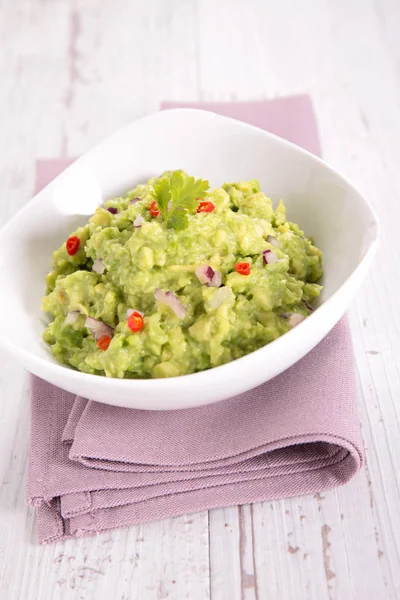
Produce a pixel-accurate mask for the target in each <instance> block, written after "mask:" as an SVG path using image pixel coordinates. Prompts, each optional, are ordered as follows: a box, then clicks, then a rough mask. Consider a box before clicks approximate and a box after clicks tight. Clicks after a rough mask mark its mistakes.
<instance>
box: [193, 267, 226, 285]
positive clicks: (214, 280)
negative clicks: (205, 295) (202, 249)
mask: <svg viewBox="0 0 400 600" xmlns="http://www.w3.org/2000/svg"><path fill="white" fill-rule="evenodd" d="M195 273H196V277H197V279H198V280H199V281H200V283H206V284H207V285H208V286H209V287H219V286H220V285H221V283H222V273H221V271H214V269H213V268H212V267H210V265H199V266H198V267H197V269H196V271H195Z"/></svg>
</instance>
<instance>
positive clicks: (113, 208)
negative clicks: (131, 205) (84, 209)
mask: <svg viewBox="0 0 400 600" xmlns="http://www.w3.org/2000/svg"><path fill="white" fill-rule="evenodd" d="M106 210H108V212H109V213H111V214H112V215H116V214H117V212H118V208H115V207H114V206H109V207H108V208H106Z"/></svg>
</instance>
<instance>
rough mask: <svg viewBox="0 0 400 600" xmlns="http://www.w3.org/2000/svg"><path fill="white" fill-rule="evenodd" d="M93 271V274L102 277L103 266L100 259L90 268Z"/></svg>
mask: <svg viewBox="0 0 400 600" xmlns="http://www.w3.org/2000/svg"><path fill="white" fill-rule="evenodd" d="M92 269H93V271H94V272H95V273H99V274H100V275H102V274H103V273H104V271H105V266H104V264H103V261H102V260H101V258H96V260H95V261H94V263H93V267H92Z"/></svg>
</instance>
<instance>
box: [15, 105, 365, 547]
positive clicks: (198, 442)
mask: <svg viewBox="0 0 400 600" xmlns="http://www.w3.org/2000/svg"><path fill="white" fill-rule="evenodd" d="M170 106H172V105H164V107H170ZM180 106H182V105H180ZM193 106H194V105H193ZM196 106H198V105H196ZM200 107H202V108H204V107H205V108H207V109H211V110H214V111H215V112H220V113H223V114H228V115H230V116H235V117H240V118H241V119H242V120H246V121H249V122H252V123H253V124H259V125H261V126H264V127H268V129H270V130H273V131H274V133H277V134H279V133H281V134H284V135H285V136H286V137H288V138H290V139H291V141H293V142H296V143H298V144H301V145H303V146H305V147H307V149H309V150H311V151H314V152H315V153H318V152H319V143H318V136H317V129H316V124H315V119H314V116H313V112H312V106H311V103H310V101H309V99H308V98H307V97H305V96H299V97H294V98H288V99H283V100H274V101H271V102H257V103H245V104H243V103H238V104H233V105H229V104H224V105H219V104H212V105H211V104H206V105H200ZM64 166H66V161H41V162H40V163H38V184H40V185H44V184H45V183H47V182H48V181H49V179H51V178H52V177H53V176H54V175H55V174H56V171H57V169H58V170H62V168H63V167H64ZM362 462H363V449H362V441H361V436H360V428H359V421H358V414H357V402H356V390H355V380H354V361H353V354H352V345H351V338H350V332H349V327H348V323H347V319H346V318H344V319H342V321H341V322H340V323H339V324H338V325H337V326H336V327H335V328H334V329H333V330H332V332H331V333H330V334H329V335H328V336H327V337H326V338H325V339H324V340H323V341H322V342H321V343H320V344H319V345H318V346H317V347H316V348H314V350H312V351H311V352H310V353H309V354H308V355H307V356H306V357H304V358H303V359H302V360H301V361H299V362H298V363H296V364H295V365H294V366H293V367H291V368H290V369H288V370H287V371H286V372H285V373H282V374H281V375H279V376H278V377H275V378H274V379H273V380H272V381H269V382H268V383H266V384H264V385H262V386H260V387H258V388H256V389H254V390H251V391H249V392H247V393H245V394H241V395H240V396H236V397H235V398H231V399H229V400H225V401H223V402H219V403H216V404H213V405H211V406H205V407H199V408H192V409H188V410H182V411H168V412H153V411H139V410H133V409H124V408H116V407H113V406H108V405H105V404H100V403H97V402H92V401H88V400H86V399H84V398H80V397H76V396H73V395H72V394H70V393H68V392H65V391H63V390H61V389H58V388H56V387H55V386H52V385H50V384H48V383H46V382H44V381H42V380H41V379H39V378H37V377H32V397H31V438H30V451H29V465H28V483H27V499H28V503H29V504H32V505H34V506H37V507H38V537H39V541H40V542H51V541H55V540H58V539H61V538H66V537H71V536H73V537H79V536H84V535H91V534H93V533H98V532H102V531H105V530H108V529H112V528H116V527H121V526H128V525H132V524H135V523H142V522H145V521H152V520H156V519H161V518H165V517H170V516H174V515H179V514H183V513H190V512H196V511H200V510H206V509H209V508H215V507H220V506H229V505H235V504H246V503H249V502H257V501H262V500H271V499H274V498H281V497H287V496H295V495H299V494H308V493H315V492H317V491H321V490H324V489H327V488H331V487H334V486H336V485H340V484H343V483H345V482H347V481H348V480H349V479H350V478H351V477H352V476H353V475H354V474H355V473H356V472H357V471H358V470H359V468H360V467H361V465H362Z"/></svg>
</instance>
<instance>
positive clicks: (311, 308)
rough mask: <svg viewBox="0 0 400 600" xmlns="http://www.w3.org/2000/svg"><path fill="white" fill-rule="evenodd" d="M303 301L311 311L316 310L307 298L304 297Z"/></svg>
mask: <svg viewBox="0 0 400 600" xmlns="http://www.w3.org/2000/svg"><path fill="white" fill-rule="evenodd" d="M303 302H304V304H305V306H306V308H308V310H309V311H310V312H314V308H313V307H312V306H311V304H310V303H309V302H307V300H304V299H303Z"/></svg>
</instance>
